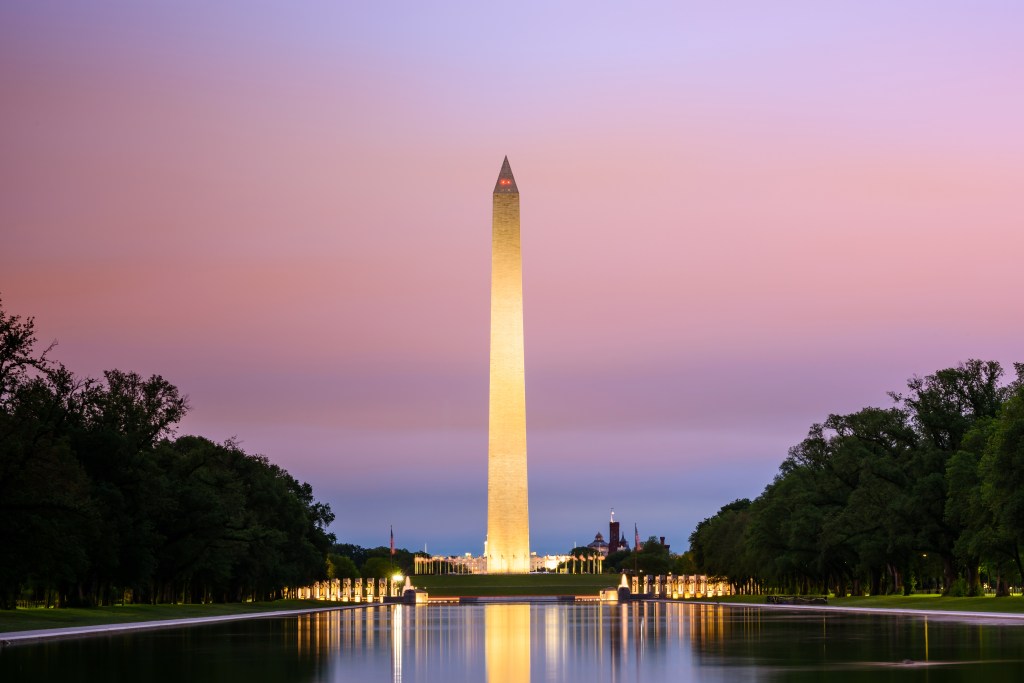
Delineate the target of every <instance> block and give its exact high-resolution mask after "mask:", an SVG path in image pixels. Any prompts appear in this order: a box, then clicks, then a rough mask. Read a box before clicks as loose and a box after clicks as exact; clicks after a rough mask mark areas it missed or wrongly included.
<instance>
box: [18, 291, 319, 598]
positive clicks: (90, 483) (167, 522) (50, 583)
mask: <svg viewBox="0 0 1024 683" xmlns="http://www.w3.org/2000/svg"><path fill="white" fill-rule="evenodd" d="M52 348H53V345H51V346H50V347H49V348H46V349H45V350H43V351H41V352H38V351H37V350H36V335H35V330H34V321H33V319H32V318H31V317H30V318H25V319H23V318H21V317H19V316H16V315H11V314H8V313H7V312H5V311H4V309H3V305H2V302H0V607H2V608H7V609H10V608H13V607H14V606H15V605H16V604H17V602H18V601H19V600H25V601H34V602H42V603H46V604H55V605H61V606H69V605H82V606H88V605H101V604H111V603H117V602H121V601H126V602H137V603H138V602H144V603H151V602H200V601H238V600H246V599H272V598H274V597H277V596H278V595H279V594H280V591H281V589H282V588H283V587H285V586H296V585H305V584H309V583H311V582H312V581H315V580H318V579H321V578H324V577H325V576H326V568H327V564H326V556H327V552H328V551H329V550H330V548H331V545H332V543H333V542H334V537H333V535H332V534H329V533H327V531H326V528H327V526H328V525H329V524H330V523H331V521H332V520H333V519H334V515H333V513H332V512H331V510H330V507H329V506H327V505H326V504H324V503H319V502H317V501H316V500H315V499H314V497H313V490H312V488H311V487H310V485H309V484H305V483H299V482H298V481H296V480H295V479H294V478H292V477H291V476H290V475H289V474H288V473H287V472H286V471H285V470H283V469H281V468H280V467H278V466H277V465H275V464H273V463H271V462H270V461H269V460H268V459H267V458H265V457H263V456H259V455H253V454H249V453H246V452H245V451H243V450H242V449H241V448H240V447H239V446H238V444H237V443H235V442H233V441H228V442H226V443H223V444H217V443H214V442H212V441H209V440H208V439H204V438H202V437H198V436H181V437H179V438H173V429H174V427H175V425H176V424H177V423H178V422H179V421H180V420H181V418H182V417H183V416H184V415H185V413H186V411H187V409H188V402H187V399H186V397H185V396H183V395H181V394H180V393H179V391H178V389H177V388H176V387H175V386H173V385H172V384H170V383H169V382H168V381H167V380H165V379H163V378H162V377H160V376H158V375H154V376H152V377H149V378H143V377H140V376H139V375H138V374H135V373H132V372H123V371H121V370H110V371H107V372H105V373H104V375H103V379H93V378H88V377H78V376H75V375H74V374H72V373H71V372H70V371H69V370H67V369H66V368H65V367H64V366H63V365H61V364H60V363H58V362H56V361H54V360H52V359H51V358H50V357H49V354H50V352H51V351H52Z"/></svg>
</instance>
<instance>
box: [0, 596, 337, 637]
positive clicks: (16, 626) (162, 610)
mask: <svg viewBox="0 0 1024 683" xmlns="http://www.w3.org/2000/svg"><path fill="white" fill-rule="evenodd" d="M327 606H329V603H325V602H321V601H319V600H275V601H273V602H232V603H225V604H217V605H124V606H119V605H115V606H111V607H91V608H75V607H62V608H60V609H46V608H42V607H29V608H19V609H16V610H0V633H4V632H7V631H32V630H35V629H43V628H70V627H75V626H93V625H96V624H120V623H127V622H134V621H162V620H164V619H190V618H192V617H219V616H224V615H228V614H254V613H257V612H276V611H278V610H300V609H312V608H318V607H327Z"/></svg>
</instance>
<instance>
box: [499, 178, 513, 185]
mask: <svg viewBox="0 0 1024 683" xmlns="http://www.w3.org/2000/svg"><path fill="white" fill-rule="evenodd" d="M501 184H502V185H511V184H512V181H511V180H509V179H508V178H502V179H501Z"/></svg>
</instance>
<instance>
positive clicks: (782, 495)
mask: <svg viewBox="0 0 1024 683" xmlns="http://www.w3.org/2000/svg"><path fill="white" fill-rule="evenodd" d="M1014 368H1015V372H1016V379H1015V380H1013V381H1010V382H1006V381H1004V371H1003V368H1002V366H1001V365H1000V364H999V363H998V362H995V361H980V360H969V361H967V362H965V363H961V364H960V365H958V366H957V367H953V368H946V369H943V370H939V371H937V372H935V373H934V374H931V375H927V376H925V377H913V378H912V379H910V380H909V381H908V382H907V390H906V391H905V392H903V393H895V392H892V393H890V394H889V396H890V397H891V398H892V399H893V405H892V406H890V407H888V408H875V407H869V408H864V409H863V410H860V411H858V412H856V413H852V414H849V415H829V416H828V418H827V419H826V420H825V421H824V422H823V423H821V424H815V425H813V426H812V427H811V428H810V430H809V432H808V434H807V437H806V438H805V439H804V440H803V441H801V442H800V443H799V444H798V445H796V446H794V447H792V448H791V449H790V450H789V454H788V457H787V458H786V459H785V460H784V461H783V462H782V464H781V466H780V467H779V472H778V474H777V475H776V476H775V479H774V481H772V482H771V483H770V484H769V485H768V486H767V487H766V488H765V490H764V492H763V493H762V494H761V495H760V496H758V497H757V498H756V499H754V500H753V501H751V500H748V499H740V500H736V501H733V502H732V503H729V504H728V505H725V506H724V507H722V509H720V510H719V511H718V513H717V514H716V515H714V516H713V517H710V518H708V519H705V520H703V521H702V522H701V523H700V524H698V525H697V528H696V529H695V530H694V532H693V533H692V534H691V535H690V548H691V552H692V554H693V559H694V561H695V562H696V564H697V566H698V567H699V568H700V569H701V571H704V572H707V573H708V574H713V575H717V576H721V577H726V578H727V579H728V580H729V581H730V582H731V583H732V584H733V585H734V586H735V587H736V588H737V589H740V590H764V591H777V592H785V593H811V592H815V593H820V592H834V593H835V594H837V595H846V594H847V593H852V594H863V593H865V592H867V593H870V594H873V595H877V594H883V593H903V594H909V593H910V592H912V591H914V590H934V591H937V592H939V591H941V592H942V593H943V594H945V595H978V594H980V593H981V592H982V590H983V586H984V584H987V585H989V586H990V587H991V588H992V589H993V590H994V591H995V592H996V594H997V595H1001V596H1005V595H1009V588H1010V586H1020V585H1021V582H1022V580H1024V565H1022V558H1021V543H1024V364H1021V363H1015V364H1014Z"/></svg>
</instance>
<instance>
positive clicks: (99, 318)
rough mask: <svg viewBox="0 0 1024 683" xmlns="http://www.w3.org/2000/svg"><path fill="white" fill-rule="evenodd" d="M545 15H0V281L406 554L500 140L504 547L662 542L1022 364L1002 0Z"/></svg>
mask: <svg viewBox="0 0 1024 683" xmlns="http://www.w3.org/2000/svg"><path fill="white" fill-rule="evenodd" d="M549 4H551V3H512V4H498V5H495V4H493V3H479V2H465V3H336V2H322V3H317V2H309V3H293V2H280V3H271V2H259V3H254V2H237V3H228V2H217V3H209V2H192V1H182V0H178V1H176V2H154V3H138V2H127V1H124V2H95V3H79V2H63V3H54V2H45V1H38V0H35V1H33V2H31V3H4V4H2V5H0V93H2V94H3V95H2V97H3V100H2V102H3V104H2V109H0V111H2V120H3V125H2V126H0V231H2V241H0V294H2V295H3V299H4V305H5V308H7V310H8V311H10V312H12V313H15V314H20V315H34V316H36V319H37V330H38V332H39V334H40V337H41V338H42V339H43V340H47V341H48V340H50V339H53V338H56V339H57V340H59V342H60V346H59V349H58V350H57V354H56V355H57V357H58V358H59V359H60V360H62V361H64V362H65V363H66V364H67V365H68V366H69V367H71V368H72V369H73V370H75V371H77V372H79V373H82V374H91V375H98V374H99V373H100V372H102V370H104V369H108V368H112V367H117V368H122V369H125V370H136V371H139V372H141V373H146V374H149V373H159V374H162V375H164V376H165V377H166V378H168V379H169V380H170V381H172V382H174V383H175V384H176V385H177V386H179V387H180V388H181V389H182V391H184V392H185V393H187V394H188V395H189V396H190V398H191V403H192V406H193V408H192V413H191V414H190V415H189V416H188V418H187V419H186V420H185V422H184V424H183V425H182V431H183V432H186V433H197V434H202V435H205V436H208V437H210V438H212V439H215V440H218V441H220V440H223V439H226V438H228V437H232V436H237V437H238V439H239V440H240V441H241V442H242V444H243V446H244V447H245V448H246V449H247V450H250V451H252V452H258V453H263V454H265V455H268V456H269V457H270V458H271V459H273V460H274V461H275V462H278V463H280V464H281V465H282V466H284V467H285V468H286V469H288V470H289V471H290V472H291V473H292V474H293V475H295V476H296V477H297V478H299V479H302V480H306V481H309V482H310V483H311V484H313V487H314V490H315V492H316V494H317V496H318V497H319V498H320V499H322V500H325V501H327V502H329V503H330V504H331V506H332V508H333V509H334V511H335V512H336V513H337V515H338V520H337V521H336V522H335V524H334V526H333V530H334V531H335V532H336V533H337V535H338V537H339V539H340V540H342V541H347V542H354V543H359V544H362V545H379V544H386V543H387V540H388V526H389V525H390V524H393V525H394V529H395V537H396V542H397V543H398V544H399V545H400V546H406V547H409V548H422V547H423V545H424V544H426V545H427V546H428V550H430V551H438V552H466V551H471V552H474V553H479V552H480V551H481V550H482V542H483V536H484V533H485V531H486V519H485V517H486V473H487V463H486V456H487V372H488V370H487V368H488V365H487V364H488V348H487V345H488V296H489V291H488V288H489V283H490V276H489V268H490V220H491V217H490V207H491V203H490V202H491V200H490V195H491V190H492V188H493V187H494V182H495V178H496V177H497V174H498V170H499V168H500V166H501V160H502V157H503V156H504V155H506V154H507V155H508V157H509V161H510V162H511V164H512V169H513V171H514V173H515V176H516V181H517V183H518V186H519V188H520V192H521V200H522V221H523V223H522V239H523V259H524V264H523V272H524V296H525V329H526V368H527V370H526V373H527V378H526V379H527V384H526V391H527V416H528V428H529V456H530V461H529V468H530V494H531V495H530V505H531V534H532V541H533V547H534V550H536V551H538V552H541V553H545V552H555V551H562V550H566V549H568V548H569V547H571V546H572V545H573V544H574V543H577V544H585V543H587V542H589V541H590V540H591V539H592V538H593V535H594V534H595V533H596V532H597V531H598V530H601V531H603V532H605V533H606V532H607V518H608V510H609V508H611V507H614V508H615V510H616V513H617V517H618V518H619V519H620V521H622V522H623V523H624V526H626V527H629V526H631V525H632V523H634V522H636V523H637V524H638V526H639V529H640V534H641V536H644V537H646V536H648V535H651V534H657V535H665V536H667V537H668V541H669V542H670V543H672V546H673V549H674V550H682V549H684V548H685V546H686V537H687V536H688V535H689V533H690V531H691V530H692V529H693V526H694V525H695V523H696V522H698V521H699V520H700V519H702V518H703V517H706V516H709V515H711V514H713V513H714V512H715V511H716V510H717V509H718V507H719V506H721V505H722V504H724V503H726V502H728V501H730V500H732V499H734V498H737V497H743V496H747V497H753V496H756V495H757V494H758V493H759V492H760V491H761V490H762V488H763V487H764V485H765V484H766V483H768V482H769V481H770V479H771V477H772V476H773V474H774V472H775V471H776V468H777V467H778V464H779V463H780V462H781V460H782V459H783V458H784V457H785V455H786V449H787V448H788V447H789V446H791V445H793V444H795V443H797V442H799V441H800V440H801V439H802V438H803V436H804V435H805V434H806V431H807V428H808V427H809V426H810V425H811V424H812V423H813V422H816V421H821V420H823V419H824V418H825V417H826V416H827V414H828V413H830V412H849V411H854V410H857V409H859V408H861V407H864V406H866V405H888V399H887V397H886V396H885V392H886V391H888V390H898V389H900V388H902V387H903V386H904V383H905V381H906V379H907V378H908V377H910V376H911V375H913V374H915V373H916V374H925V373H929V372H932V371H934V370H937V369H939V368H942V367H948V366H951V365H955V364H956V363H958V362H960V361H963V360H966V359H968V358H983V359H993V360H999V361H1001V362H1003V363H1004V364H1005V365H1009V364H1010V363H1011V362H1012V361H1015V360H1017V361H1020V360H1024V353H1022V344H1021V342H1022V340H1024V315H1022V310H1021V308H1022V307H1021V304H1020V301H1021V292H1022V291H1024V287H1022V284H1024V282H1022V281H1024V275H1022V269H1021V266H1020V264H1021V253H1022V247H1024V219H1022V215H1024V213H1022V208H1021V207H1022V198H1024V125H1022V124H1021V122H1022V121H1024V87H1022V85H1021V84H1022V83H1024V41H1022V40H1021V27H1022V26H1024V5H1022V4H1021V3H1019V2H1010V1H1005V2H985V1H979V2H935V1H930V2H913V1H907V2H899V3H893V2H872V1H864V0H860V1H857V2H829V3H821V2H811V1H808V2H785V1H781V2H771V3H764V2H754V1H750V2H728V1H726V2H716V3H695V2H666V3H640V4H629V3H602V2H589V3H582V2H580V3H556V4H559V5H560V7H558V8H553V7H550V6H548V5H549ZM341 5H345V7H339V6H341Z"/></svg>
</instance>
